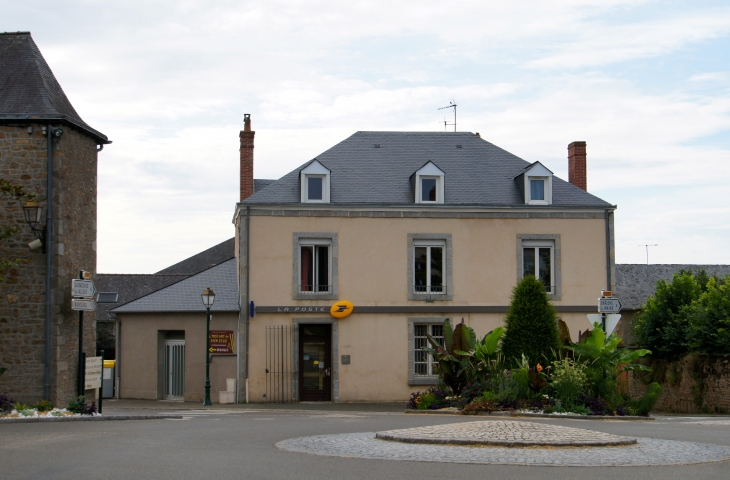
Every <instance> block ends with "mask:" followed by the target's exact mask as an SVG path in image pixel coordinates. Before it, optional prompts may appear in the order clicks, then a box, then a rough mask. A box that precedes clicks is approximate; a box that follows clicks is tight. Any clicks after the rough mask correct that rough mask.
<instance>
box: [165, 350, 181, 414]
mask: <svg viewBox="0 0 730 480" xmlns="http://www.w3.org/2000/svg"><path fill="white" fill-rule="evenodd" d="M165 400H178V401H183V400H185V340H165Z"/></svg>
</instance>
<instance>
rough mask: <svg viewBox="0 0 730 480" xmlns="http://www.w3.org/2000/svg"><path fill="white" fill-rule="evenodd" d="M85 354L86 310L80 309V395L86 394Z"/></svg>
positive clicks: (80, 276) (81, 276)
mask: <svg viewBox="0 0 730 480" xmlns="http://www.w3.org/2000/svg"><path fill="white" fill-rule="evenodd" d="M79 279H81V280H83V279H84V274H83V273H81V272H79ZM83 354H84V311H83V310H79V371H78V385H79V387H78V390H77V392H76V393H77V394H78V396H79V397H80V396H81V395H83V394H84V374H85V373H86V365H85V360H84V363H81V360H82V358H81V357H82V356H83Z"/></svg>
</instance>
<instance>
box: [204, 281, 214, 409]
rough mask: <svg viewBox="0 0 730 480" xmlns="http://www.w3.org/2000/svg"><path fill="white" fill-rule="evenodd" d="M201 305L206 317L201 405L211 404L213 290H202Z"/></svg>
mask: <svg viewBox="0 0 730 480" xmlns="http://www.w3.org/2000/svg"><path fill="white" fill-rule="evenodd" d="M202 297H203V305H205V310H206V311H207V312H208V313H207V319H206V324H205V400H204V401H203V405H212V404H211V403H210V307H212V306H213V302H215V292H213V290H211V289H210V287H208V288H206V289H205V290H204V291H203V295H202Z"/></svg>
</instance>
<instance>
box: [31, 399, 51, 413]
mask: <svg viewBox="0 0 730 480" xmlns="http://www.w3.org/2000/svg"><path fill="white" fill-rule="evenodd" d="M32 408H35V409H36V410H38V411H39V412H47V411H49V410H53V408H54V406H53V403H51V402H49V401H48V400H41V401H39V402H38V403H36V404H35V405H32Z"/></svg>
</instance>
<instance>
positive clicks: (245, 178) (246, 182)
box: [238, 113, 256, 202]
mask: <svg viewBox="0 0 730 480" xmlns="http://www.w3.org/2000/svg"><path fill="white" fill-rule="evenodd" d="M255 134H256V132H253V131H251V115H250V114H248V113H246V114H244V115H243V131H241V132H240V133H239V134H238V138H240V140H241V148H240V149H239V151H240V152H241V200H240V201H241V202H242V201H244V200H246V199H247V198H248V197H250V196H251V195H253V193H254V192H253V136H254V135H255Z"/></svg>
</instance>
